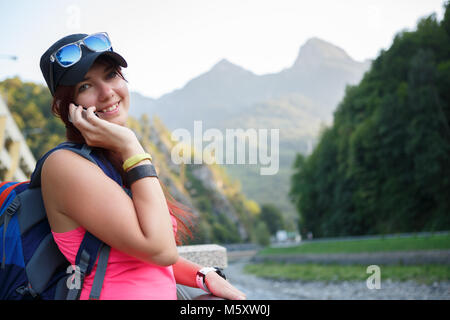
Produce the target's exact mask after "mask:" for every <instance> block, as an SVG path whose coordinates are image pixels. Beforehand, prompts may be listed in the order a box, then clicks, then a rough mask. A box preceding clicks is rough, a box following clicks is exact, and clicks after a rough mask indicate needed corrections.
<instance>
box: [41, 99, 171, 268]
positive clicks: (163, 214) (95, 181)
mask: <svg viewBox="0 0 450 320" xmlns="http://www.w3.org/2000/svg"><path fill="white" fill-rule="evenodd" d="M80 109H81V108H80ZM80 109H78V111H77V112H78V114H77V113H75V111H74V109H72V110H71V112H72V116H71V117H72V119H73V122H74V124H75V125H76V126H77V127H78V128H79V129H80V131H81V132H82V133H83V135H84V137H85V139H86V142H87V144H88V145H90V146H98V147H103V148H107V149H109V150H113V151H115V152H117V153H118V154H119V155H121V156H122V159H126V158H128V157H130V156H132V155H134V154H137V153H142V152H143V151H144V149H143V148H142V146H141V145H140V143H139V141H138V139H137V137H136V136H135V134H134V133H133V132H132V131H131V130H130V129H128V128H124V127H121V126H118V125H115V124H112V123H109V122H107V121H104V120H101V119H98V118H97V117H96V116H95V115H94V114H93V112H92V108H89V112H88V116H87V119H84V118H82V117H81V114H80V112H81V111H80ZM146 161H147V162H148V160H146ZM144 163H145V162H141V163H140V164H144ZM131 189H132V192H133V199H131V198H130V197H129V196H128V195H127V194H126V193H125V192H124V191H123V190H122V188H121V186H119V185H118V184H117V183H116V182H114V181H113V180H111V179H110V178H109V177H107V176H106V175H105V174H104V173H103V171H102V170H101V169H100V168H99V167H98V166H97V165H95V164H94V163H92V162H90V161H88V160H86V159H84V158H83V157H81V156H79V155H77V154H75V153H73V152H71V151H68V150H58V151H55V152H53V153H52V154H51V155H50V156H49V157H48V158H47V160H46V161H45V163H44V166H43V169H42V193H43V198H44V204H45V207H46V209H47V211H48V212H56V213H57V214H56V215H54V216H58V215H63V216H65V217H68V218H69V219H71V220H72V221H74V222H75V223H76V224H78V225H81V226H83V227H84V228H85V229H86V230H88V231H89V232H90V233H92V234H93V235H94V236H96V237H97V238H99V239H100V240H102V241H103V242H105V243H107V244H108V245H109V246H111V247H113V248H115V249H117V250H119V251H122V252H125V253H127V254H129V255H131V256H134V257H136V258H138V259H141V260H144V261H148V262H151V263H155V264H158V265H163V266H167V265H172V264H173V263H175V262H176V261H177V259H178V252H177V249H176V243H175V239H174V237H173V230H172V221H171V218H170V213H169V209H168V207H167V202H166V199H165V196H164V193H163V191H162V189H161V185H160V183H159V181H158V180H157V178H154V177H146V178H142V179H139V180H138V181H136V182H134V183H133V184H132V186H131ZM50 216H51V213H50V214H49V221H50V223H52V219H51V217H50ZM52 228H53V226H52Z"/></svg>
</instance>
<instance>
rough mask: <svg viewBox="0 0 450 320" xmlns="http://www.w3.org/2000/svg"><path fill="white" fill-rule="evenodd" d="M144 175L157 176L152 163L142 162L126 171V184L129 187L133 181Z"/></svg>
mask: <svg viewBox="0 0 450 320" xmlns="http://www.w3.org/2000/svg"><path fill="white" fill-rule="evenodd" d="M145 177H156V178H158V175H157V173H156V170H155V167H154V166H153V165H152V164H142V165H140V166H136V167H134V168H133V169H131V170H129V171H127V172H126V180H127V184H128V186H130V187H131V184H132V183H133V182H135V181H137V180H139V179H142V178H145Z"/></svg>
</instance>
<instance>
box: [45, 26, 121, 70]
mask: <svg viewBox="0 0 450 320" xmlns="http://www.w3.org/2000/svg"><path fill="white" fill-rule="evenodd" d="M82 44H83V45H84V46H85V47H86V48H88V49H89V50H91V51H94V52H102V51H108V50H110V51H112V50H111V41H110V40H109V36H108V34H107V33H106V32H100V33H95V34H92V35H89V36H87V37H85V38H83V39H80V40H78V41H76V42H73V43H69V44H66V45H65V46H63V47H61V48H59V49H58V50H56V51H55V52H54V53H52V54H51V55H50V61H51V62H55V61H56V62H58V64H59V65H60V66H61V67H63V68H68V67H70V66H73V65H74V64H75V63H77V62H78V61H80V59H81V56H82V51H81V45H82Z"/></svg>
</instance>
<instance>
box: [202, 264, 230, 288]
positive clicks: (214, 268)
mask: <svg viewBox="0 0 450 320" xmlns="http://www.w3.org/2000/svg"><path fill="white" fill-rule="evenodd" d="M211 271H214V272H215V273H217V274H218V275H219V276H221V277H222V278H224V279H225V280H226V279H227V277H226V276H225V274H224V273H223V269H221V268H218V267H205V268H201V269H200V270H198V271H197V275H196V277H195V280H196V282H197V287H198V288H200V289H203V290H205V291H206V292H208V293H211V291H209V289H208V287H207V286H206V283H205V278H206V275H207V274H208V273H209V272H211Z"/></svg>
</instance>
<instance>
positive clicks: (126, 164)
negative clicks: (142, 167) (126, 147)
mask: <svg viewBox="0 0 450 320" xmlns="http://www.w3.org/2000/svg"><path fill="white" fill-rule="evenodd" d="M147 159H148V160H150V161H152V156H151V155H150V154H148V153H139V154H135V155H134V156H131V157H129V158H128V159H127V160H125V162H124V163H123V166H122V167H123V170H125V171H127V170H128V169H130V168H131V167H132V166H134V165H136V164H138V163H139V162H141V161H142V160H147Z"/></svg>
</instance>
